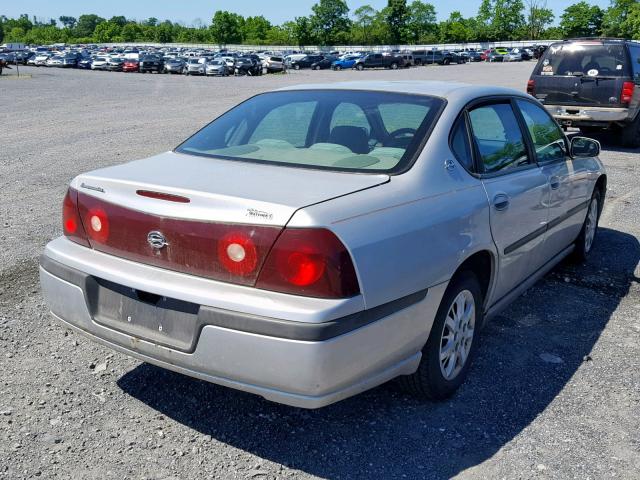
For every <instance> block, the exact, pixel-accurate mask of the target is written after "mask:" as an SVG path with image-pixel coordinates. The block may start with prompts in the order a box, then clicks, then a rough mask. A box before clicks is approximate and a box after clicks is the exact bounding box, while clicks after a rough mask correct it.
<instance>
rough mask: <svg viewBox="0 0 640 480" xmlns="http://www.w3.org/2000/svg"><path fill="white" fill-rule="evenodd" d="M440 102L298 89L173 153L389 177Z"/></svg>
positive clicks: (220, 123) (230, 115) (267, 98)
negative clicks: (372, 173)
mask: <svg viewBox="0 0 640 480" xmlns="http://www.w3.org/2000/svg"><path fill="white" fill-rule="evenodd" d="M443 103H444V100H442V99H440V98H436V97H430V96H425V95H408V94H401V93H389V92H368V91H352V90H301V91H286V92H271V93H265V94H261V95H257V96H255V97H253V98H251V99H249V100H247V101H246V102H244V103H242V104H240V105H238V106H237V107H235V108H233V109H232V110H230V111H228V112H227V113H225V114H223V115H222V116H220V117H219V118H217V119H216V120H214V121H213V122H212V123H210V124H209V125H207V126H206V127H205V128H203V129H202V130H200V131H199V132H198V133H196V134H195V135H194V136H193V137H191V138H189V139H188V140H187V141H186V142H184V143H183V144H182V145H180V146H179V147H178V148H177V149H176V151H178V152H181V153H187V154H195V155H202V156H210V157H217V158H224V159H229V160H238V161H247V162H251V161H253V162H261V163H273V164H280V165H287V166H295V167H309V168H320V169H329V170H346V171H362V172H388V173H392V172H395V171H398V170H400V169H402V168H403V166H404V165H406V164H409V163H411V162H412V160H413V158H414V157H415V155H416V154H417V153H418V149H419V148H420V146H421V144H422V141H423V140H424V139H425V137H426V135H427V132H428V131H429V130H430V127H431V126H432V125H433V124H434V122H435V121H436V119H437V116H438V114H439V112H440V109H441V107H442V105H443Z"/></svg>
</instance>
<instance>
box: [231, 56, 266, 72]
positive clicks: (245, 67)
mask: <svg viewBox="0 0 640 480" xmlns="http://www.w3.org/2000/svg"><path fill="white" fill-rule="evenodd" d="M234 73H235V74H236V75H249V76H256V75H262V62H261V61H260V60H259V59H256V58H253V57H248V56H245V57H238V58H236V63H235V71H234Z"/></svg>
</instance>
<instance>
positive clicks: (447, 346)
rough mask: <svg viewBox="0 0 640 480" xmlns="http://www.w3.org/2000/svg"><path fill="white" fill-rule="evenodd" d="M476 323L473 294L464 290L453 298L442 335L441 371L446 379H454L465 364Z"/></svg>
mask: <svg viewBox="0 0 640 480" xmlns="http://www.w3.org/2000/svg"><path fill="white" fill-rule="evenodd" d="M475 323H476V306H475V300H474V298H473V294H472V293H471V292H470V291H469V290H462V291H461V292H460V293H459V294H458V295H457V296H456V298H455V299H454V300H453V302H452V304H451V306H450V307H449V311H448V312H447V316H446V318H445V322H444V325H443V327H442V335H441V337H440V371H441V372H442V376H443V377H444V378H445V379H446V380H453V379H454V378H455V377H456V376H457V375H458V374H459V373H460V371H461V370H462V369H463V367H464V366H465V364H466V362H467V359H468V358H469V353H470V352H471V344H472V342H473V335H474V329H475Z"/></svg>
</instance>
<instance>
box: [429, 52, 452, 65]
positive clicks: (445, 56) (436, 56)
mask: <svg viewBox="0 0 640 480" xmlns="http://www.w3.org/2000/svg"><path fill="white" fill-rule="evenodd" d="M457 62H458V59H457V58H454V57H453V55H452V54H451V52H447V51H443V50H431V51H429V52H427V55H426V56H425V57H424V59H423V60H422V63H423V64H425V65H433V64H436V63H437V64H439V65H450V64H452V63H457Z"/></svg>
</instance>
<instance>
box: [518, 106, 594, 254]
mask: <svg viewBox="0 0 640 480" xmlns="http://www.w3.org/2000/svg"><path fill="white" fill-rule="evenodd" d="M516 104H517V106H518V108H519V110H520V112H521V113H522V117H523V118H524V121H525V123H526V125H527V129H528V131H529V135H530V138H531V143H532V144H533V147H534V150H535V155H536V159H537V162H538V164H539V165H540V167H541V168H542V172H543V174H544V175H545V176H546V177H547V179H548V184H549V222H548V226H547V232H546V234H545V242H544V243H545V244H544V253H543V255H544V257H545V259H546V260H550V259H551V258H553V257H554V256H555V255H557V254H558V253H560V252H561V251H562V250H564V249H565V248H566V247H567V246H569V245H570V244H571V243H572V242H573V241H574V240H575V239H576V238H577V236H578V234H579V233H580V229H581V228H582V223H583V222H584V218H585V215H586V209H587V205H588V201H589V199H590V198H591V192H590V191H588V190H589V185H590V184H591V183H590V180H589V172H588V171H587V169H586V168H585V166H584V165H582V163H581V162H580V161H579V160H573V159H572V158H571V157H570V156H569V146H568V142H567V140H566V138H565V136H564V134H563V133H562V131H561V130H560V128H559V127H558V125H557V123H556V122H555V120H553V118H551V116H550V115H549V114H548V113H547V111H546V110H545V109H544V108H542V107H540V106H539V105H537V104H536V103H533V102H530V101H527V100H516Z"/></svg>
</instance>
